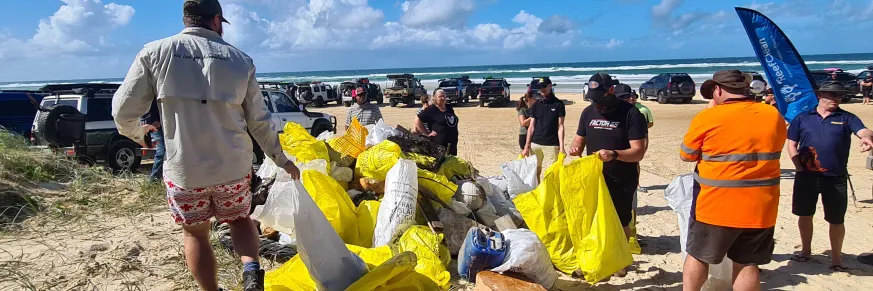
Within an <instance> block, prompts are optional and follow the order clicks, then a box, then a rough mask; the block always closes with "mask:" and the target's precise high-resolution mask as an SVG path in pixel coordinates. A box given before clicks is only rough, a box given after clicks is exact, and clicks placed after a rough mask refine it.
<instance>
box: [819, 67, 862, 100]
mask: <svg viewBox="0 0 873 291" xmlns="http://www.w3.org/2000/svg"><path fill="white" fill-rule="evenodd" d="M809 73H810V74H812V78H813V79H814V80H815V86H816V88H818V87H820V86H821V85H822V84H823V83H824V82H827V81H837V82H840V83H843V86H846V88H848V89H849V92H848V93H846V95H845V96H843V102H849V101H850V100H851V99H852V97H856V96H855V95H858V93H859V92H861V88H860V87H859V86H858V76H855V74H852V73H849V72H845V71H843V70H815V71H810V72H809Z"/></svg>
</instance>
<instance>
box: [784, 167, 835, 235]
mask: <svg viewBox="0 0 873 291" xmlns="http://www.w3.org/2000/svg"><path fill="white" fill-rule="evenodd" d="M846 181H847V178H846V176H821V175H818V174H813V173H804V172H797V174H796V175H795V176H794V195H793V196H792V199H791V213H794V215H797V216H813V215H815V205H816V204H818V195H819V194H821V204H822V206H823V208H824V217H825V221H827V222H828V223H830V224H843V222H844V221H845V219H846V207H847V206H848V204H849V199H848V184H847V183H846Z"/></svg>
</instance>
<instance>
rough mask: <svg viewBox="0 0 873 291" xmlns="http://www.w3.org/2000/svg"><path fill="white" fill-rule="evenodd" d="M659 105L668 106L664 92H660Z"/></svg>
mask: <svg viewBox="0 0 873 291" xmlns="http://www.w3.org/2000/svg"><path fill="white" fill-rule="evenodd" d="M658 103H660V104H667V96H664V92H658Z"/></svg>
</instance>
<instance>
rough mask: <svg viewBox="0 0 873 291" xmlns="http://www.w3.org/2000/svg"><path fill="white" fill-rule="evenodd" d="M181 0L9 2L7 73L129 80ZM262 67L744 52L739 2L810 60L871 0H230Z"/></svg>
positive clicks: (846, 34) (869, 13)
mask: <svg viewBox="0 0 873 291" xmlns="http://www.w3.org/2000/svg"><path fill="white" fill-rule="evenodd" d="M182 3H183V1H182V0H29V1H12V0H6V1H0V11H6V13H4V17H2V18H0V81H6V82H11V81H36V80H62V79H91V78H120V77H123V76H124V74H125V73H126V72H127V69H128V68H129V67H130V64H131V62H132V61H133V57H134V56H135V55H136V53H137V52H138V51H139V50H140V49H142V46H143V45H144V44H146V43H148V42H150V41H153V40H157V39H160V38H164V37H168V36H171V35H173V34H176V33H178V32H179V31H180V30H181V29H182V28H183V24H182V20H181V19H182ZM221 3H222V6H223V9H224V15H225V18H227V19H228V20H229V21H230V23H231V24H230V25H227V24H225V26H224V38H225V39H226V40H227V41H228V42H230V43H231V44H233V45H235V46H236V47H238V48H240V49H242V50H243V51H245V52H246V53H248V54H249V55H250V56H252V58H253V59H254V60H255V64H256V65H257V67H258V72H294V71H326V70H345V69H378V68H415V67H439V66H469V65H498V64H530V63H561V62H592V61H622V60H656V59H682V58H710V57H745V56H753V55H754V52H753V51H752V47H751V45H750V43H749V41H748V38H747V37H746V35H745V33H744V32H743V31H742V25H741V24H740V22H739V20H738V18H737V16H736V13H735V12H734V10H733V7H736V6H741V7H748V8H752V9H756V10H758V11H761V12H763V13H764V14H766V15H767V16H769V17H770V18H771V19H773V20H774V21H775V22H776V23H777V24H778V25H779V26H780V27H781V28H782V30H783V31H785V32H786V34H788V36H789V37H790V38H791V40H792V42H793V43H794V44H795V46H796V47H797V49H798V51H800V52H801V54H827V53H857V52H871V49H870V48H871V47H873V29H871V28H873V0H773V1H762V0H739V1H727V0H548V1H547V0H543V1H522V0H408V1H400V0H371V1H368V0H309V1H306V0H222V1H221Z"/></svg>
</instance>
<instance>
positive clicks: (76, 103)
mask: <svg viewBox="0 0 873 291" xmlns="http://www.w3.org/2000/svg"><path fill="white" fill-rule="evenodd" d="M55 104H61V105H70V106H73V107H76V108H77V109H78V108H79V101H78V100H60V101H58V100H56V99H48V98H46V99H42V107H49V106H52V105H55Z"/></svg>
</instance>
